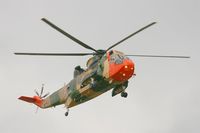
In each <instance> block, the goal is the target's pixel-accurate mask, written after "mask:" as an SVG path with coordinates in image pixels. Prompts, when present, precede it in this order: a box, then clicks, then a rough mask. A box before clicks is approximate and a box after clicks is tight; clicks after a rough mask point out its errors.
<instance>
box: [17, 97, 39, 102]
mask: <svg viewBox="0 0 200 133" xmlns="http://www.w3.org/2000/svg"><path fill="white" fill-rule="evenodd" d="M18 99H20V100H22V101H26V102H29V103H34V102H35V101H36V99H35V98H33V97H27V96H21V97H19V98H18Z"/></svg>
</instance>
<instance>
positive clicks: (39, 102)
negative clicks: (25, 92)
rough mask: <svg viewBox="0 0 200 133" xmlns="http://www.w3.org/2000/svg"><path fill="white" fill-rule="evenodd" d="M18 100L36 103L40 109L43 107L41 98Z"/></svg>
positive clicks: (23, 97)
mask: <svg viewBox="0 0 200 133" xmlns="http://www.w3.org/2000/svg"><path fill="white" fill-rule="evenodd" d="M18 99H20V100H22V101H25V102H28V103H34V104H35V105H37V106H39V107H41V105H42V99H41V98H40V97H39V96H34V97H27V96H21V97H19V98H18Z"/></svg>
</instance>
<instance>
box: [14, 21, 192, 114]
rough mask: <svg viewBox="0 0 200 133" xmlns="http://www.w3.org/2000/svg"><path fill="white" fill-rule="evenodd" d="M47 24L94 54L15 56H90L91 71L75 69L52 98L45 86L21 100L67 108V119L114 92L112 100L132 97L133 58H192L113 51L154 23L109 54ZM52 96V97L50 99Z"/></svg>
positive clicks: (45, 105) (38, 104) (110, 49)
mask: <svg viewBox="0 0 200 133" xmlns="http://www.w3.org/2000/svg"><path fill="white" fill-rule="evenodd" d="M41 20H42V21H44V22H45V23H46V24H48V25H49V26H51V27H52V28H54V29H55V30H57V31H59V32H60V33H62V34H63V35H65V36H66V37H68V38H70V39H71V40H73V41H74V42H76V43H78V44H79V45H81V46H82V47H84V48H86V49H89V50H92V51H93V52H92V53H14V54H16V55H33V56H86V55H90V56H92V57H91V58H89V59H88V61H87V64H86V66H87V68H86V69H83V68H81V67H80V66H77V67H75V70H74V78H73V79H72V80H71V81H70V82H69V83H68V84H66V85H64V86H63V87H62V88H60V89H59V90H57V91H55V92H54V93H52V94H51V95H49V96H48V94H45V95H43V92H44V87H43V86H42V88H41V91H40V93H39V92H37V91H35V92H36V96H33V97H27V96H21V97H19V99H20V100H23V101H26V102H29V103H33V104H35V105H36V106H38V107H40V108H50V107H55V106H57V105H60V104H64V105H65V107H66V108H67V111H66V113H65V116H67V115H68V113H69V108H71V107H74V106H76V105H79V104H81V103H84V102H86V101H89V100H91V99H93V98H95V97H97V96H99V95H101V94H103V93H105V92H107V91H109V90H111V89H112V96H116V95H117V94H121V96H122V97H124V98H126V97H127V96H128V93H127V92H126V88H127V87H128V80H129V79H130V78H131V77H133V76H135V73H134V70H135V64H134V62H133V61H132V60H131V59H130V58H129V56H138V57H159V58H189V57H188V56H163V55H125V54H124V53H122V52H120V51H117V50H112V48H114V47H115V46H117V45H119V44H121V43H122V42H124V41H125V40H127V39H129V38H130V37H132V36H134V35H136V34H137V33H139V32H141V31H143V30H144V29H146V28H149V27H150V26H152V25H154V24H156V22H152V23H150V24H148V25H146V26H145V27H143V28H141V29H139V30H138V31H136V32H134V33H132V34H130V35H129V36H127V37H125V38H124V39H122V40H120V41H119V42H117V43H115V44H113V45H112V46H110V47H109V48H107V49H106V50H96V49H94V48H92V47H91V46H89V45H87V44H85V43H83V42H82V41H80V40H78V39H77V38H75V37H74V36H72V35H70V34H69V33H67V32H65V31H64V30H62V29H60V28H59V27H57V26H56V25H54V24H53V23H52V22H50V21H49V20H47V19H46V18H42V19H41ZM47 96H48V97H47Z"/></svg>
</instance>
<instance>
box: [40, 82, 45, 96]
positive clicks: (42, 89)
mask: <svg viewBox="0 0 200 133" xmlns="http://www.w3.org/2000/svg"><path fill="white" fill-rule="evenodd" d="M43 91H44V84H42V88H41V92H40V97H41V96H42V94H43Z"/></svg>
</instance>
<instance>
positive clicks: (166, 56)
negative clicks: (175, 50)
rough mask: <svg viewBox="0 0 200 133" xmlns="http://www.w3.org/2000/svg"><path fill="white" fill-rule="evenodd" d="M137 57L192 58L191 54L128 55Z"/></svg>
mask: <svg viewBox="0 0 200 133" xmlns="http://www.w3.org/2000/svg"><path fill="white" fill-rule="evenodd" d="M126 56H135V57H157V58H190V56H171V55H170V56H168V55H126Z"/></svg>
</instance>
